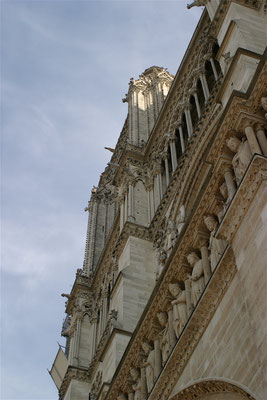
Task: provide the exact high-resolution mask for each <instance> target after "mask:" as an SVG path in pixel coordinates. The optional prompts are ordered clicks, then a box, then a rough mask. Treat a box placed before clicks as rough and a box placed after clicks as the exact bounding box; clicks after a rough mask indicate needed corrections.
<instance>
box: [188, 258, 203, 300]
mask: <svg viewBox="0 0 267 400" xmlns="http://www.w3.org/2000/svg"><path fill="white" fill-rule="evenodd" d="M187 260H188V262H189V264H190V265H191V266H192V267H193V271H192V274H191V276H190V280H191V290H192V291H191V296H192V302H193V304H194V306H196V304H197V302H198V299H199V297H200V295H201V293H202V292H203V290H204V288H205V281H204V269H203V264H202V260H201V259H200V258H199V256H198V255H197V254H196V253H195V252H192V253H190V254H189V255H188V256H187Z"/></svg>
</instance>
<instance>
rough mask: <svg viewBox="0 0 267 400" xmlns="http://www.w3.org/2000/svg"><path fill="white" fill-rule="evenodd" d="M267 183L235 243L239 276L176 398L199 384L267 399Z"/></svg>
mask: <svg viewBox="0 0 267 400" xmlns="http://www.w3.org/2000/svg"><path fill="white" fill-rule="evenodd" d="M266 199H267V184H266V183H263V184H262V185H261V187H260V189H259V190H258V192H257V194H256V196H255V198H254V200H253V202H252V203H251V206H250V209H249V211H248V213H247V215H246V217H245V218H244V220H243V221H242V224H241V226H240V227H239V230H238V231H237V234H236V236H235V238H234V241H233V250H234V254H235V257H236V264H237V268H238V272H237V274H236V276H235V277H234V279H233V281H232V283H231V285H230V287H229V289H228V291H227V292H226V294H225V296H224V298H223V300H222V302H221V304H220V306H219V307H218V309H217V310H216V312H215V314H214V316H213V318H212V319H211V321H210V324H209V326H208V328H207V330H206V331H205V333H204V335H203V336H202V338H201V340H200V341H199V343H198V345H197V347H196V349H195V351H194V353H193V354H192V357H191V358H190V360H189V362H188V364H187V366H186V368H185V369H184V372H183V374H182V375H181V377H180V379H179V380H178V382H177V384H176V386H175V389H174V390H173V393H172V395H171V396H170V398H172V397H173V396H174V394H176V393H178V392H180V391H181V390H182V389H183V388H185V387H187V386H190V385H191V384H192V383H193V382H197V381H199V380H202V379H208V378H213V379H214V378H218V379H220V380H224V379H225V380H231V381H232V382H233V383H236V384H238V386H241V387H243V388H244V389H245V390H246V391H247V392H248V393H251V394H252V395H253V396H254V397H255V399H259V400H263V399H264V398H265V395H266V393H265V389H266V385H267V381H266V374H265V373H264V371H265V372H266V367H267V357H266V354H267V353H266V349H267V343H266V339H265V340H264V339H263V338H264V337H265V338H266V326H267V316H266V289H267V276H266V260H267V251H266V239H267V225H266V219H267V207H266Z"/></svg>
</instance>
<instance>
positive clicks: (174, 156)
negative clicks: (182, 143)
mask: <svg viewBox="0 0 267 400" xmlns="http://www.w3.org/2000/svg"><path fill="white" fill-rule="evenodd" d="M170 149H171V158H172V170H173V171H175V170H176V168H177V154H176V148H175V142H174V140H171V141H170Z"/></svg>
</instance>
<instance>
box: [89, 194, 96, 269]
mask: <svg viewBox="0 0 267 400" xmlns="http://www.w3.org/2000/svg"><path fill="white" fill-rule="evenodd" d="M97 210H98V203H97V201H92V208H91V207H90V211H91V213H92V217H91V221H90V223H91V227H90V233H89V249H88V259H89V262H88V263H89V271H88V272H90V270H91V269H92V266H93V261H94V248H95V234H96V220H97Z"/></svg>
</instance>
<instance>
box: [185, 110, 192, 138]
mask: <svg viewBox="0 0 267 400" xmlns="http://www.w3.org/2000/svg"><path fill="white" fill-rule="evenodd" d="M184 112H185V119H186V125H187V130H188V136H189V137H191V136H192V134H193V124H192V119H191V113H190V108H189V107H187V108H186V109H185V111H184Z"/></svg>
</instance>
